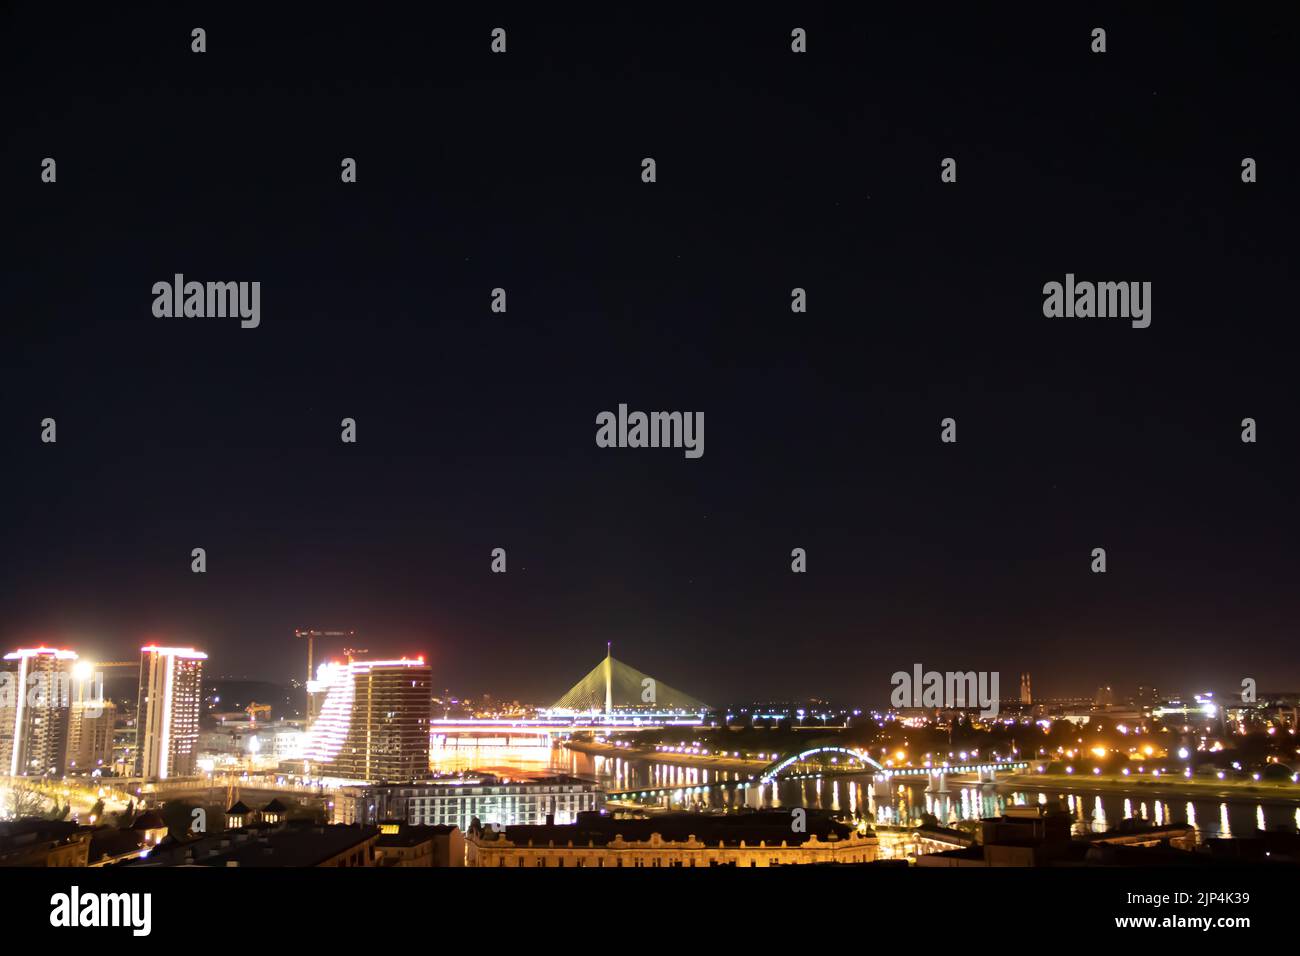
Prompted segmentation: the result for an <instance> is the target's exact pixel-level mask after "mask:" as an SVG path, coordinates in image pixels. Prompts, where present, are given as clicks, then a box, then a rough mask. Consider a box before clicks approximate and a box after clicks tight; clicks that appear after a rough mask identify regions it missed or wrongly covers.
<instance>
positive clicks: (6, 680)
mask: <svg viewBox="0 0 1300 956" xmlns="http://www.w3.org/2000/svg"><path fill="white" fill-rule="evenodd" d="M76 660H77V653H76V651H64V650H55V649H54V648H50V647H36V648H22V649H20V650H16V651H13V652H12V653H9V654H6V655H5V656H4V671H3V684H2V685H0V773H5V774H8V775H10V776H15V777H16V776H29V775H30V776H42V775H45V774H50V775H53V776H60V775H62V774H63V772H64V768H65V763H66V759H67V746H68V719H69V714H70V711H71V705H72V667H73V664H74V663H75V662H76Z"/></svg>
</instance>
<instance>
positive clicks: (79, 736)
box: [67, 700, 117, 773]
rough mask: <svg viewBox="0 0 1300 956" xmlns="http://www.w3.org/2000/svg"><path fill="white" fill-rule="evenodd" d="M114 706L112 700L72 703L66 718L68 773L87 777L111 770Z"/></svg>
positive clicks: (115, 717)
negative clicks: (94, 771)
mask: <svg viewBox="0 0 1300 956" xmlns="http://www.w3.org/2000/svg"><path fill="white" fill-rule="evenodd" d="M116 723H117V705H116V704H114V703H113V702H112V701H111V700H101V701H84V700H78V701H73V703H72V710H71V711H70V712H69V714H68V760H67V765H68V770H69V771H70V772H74V773H89V772H90V771H92V770H99V769H109V770H111V769H112V767H113V725H114V724H116Z"/></svg>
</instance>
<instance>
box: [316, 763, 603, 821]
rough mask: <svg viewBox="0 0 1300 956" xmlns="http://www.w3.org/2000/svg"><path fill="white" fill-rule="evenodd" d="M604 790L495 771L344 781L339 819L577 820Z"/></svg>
mask: <svg viewBox="0 0 1300 956" xmlns="http://www.w3.org/2000/svg"><path fill="white" fill-rule="evenodd" d="M604 805H605V793H604V791H603V790H601V789H600V788H599V787H598V786H597V785H596V784H594V783H591V782H590V781H586V780H579V779H578V778H576V777H564V776H560V777H548V778H545V779H541V780H529V781H517V782H515V781H503V780H501V779H499V778H497V777H494V776H492V775H491V774H479V775H475V776H469V777H457V778H453V779H447V780H429V781H424V782H421V783H408V784H402V785H387V786H376V787H343V788H341V789H340V790H339V792H338V793H337V794H335V797H334V822H335V823H360V824H363V825H371V824H376V823H380V822H382V821H384V820H400V821H402V822H403V823H406V824H409V825H411V826H453V827H459V828H460V829H461V830H462V831H468V830H469V828H470V824H471V822H472V821H474V820H478V821H479V822H480V823H481V824H483V825H484V826H492V825H496V826H514V825H516V824H525V823H537V824H540V823H546V822H547V820H548V819H549V820H551V821H553V822H555V823H558V824H566V823H572V822H574V821H575V820H577V819H578V814H579V813H585V812H589V811H596V810H600V809H601V808H602V807H603V806H604Z"/></svg>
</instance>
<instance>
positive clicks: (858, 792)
mask: <svg viewBox="0 0 1300 956" xmlns="http://www.w3.org/2000/svg"><path fill="white" fill-rule="evenodd" d="M438 764H439V766H440V767H441V769H446V770H452V769H458V770H459V769H470V768H473V769H479V770H496V771H499V772H503V773H509V772H511V771H515V772H518V771H528V772H534V773H536V772H547V771H549V772H555V773H567V774H572V775H573V776H577V777H586V778H590V779H595V780H597V781H598V782H599V783H600V784H601V785H603V786H604V787H605V788H606V789H607V790H632V789H640V788H646V789H650V788H657V787H675V786H688V787H698V788H700V789H697V790H694V791H693V792H684V793H680V794H675V795H674V796H673V797H672V802H671V806H672V807H673V808H676V809H689V808H693V807H700V808H721V807H734V806H738V805H741V804H744V805H747V806H751V807H759V806H762V807H771V808H775V807H799V806H802V807H808V808H810V809H823V810H831V811H834V812H836V813H841V814H845V815H848V816H866V817H867V818H868V819H870V820H874V821H876V822H877V823H890V824H895V825H897V824H909V823H916V822H918V821H919V820H920V819H921V816H922V814H926V813H929V814H932V815H933V816H934V817H936V818H937V819H938V820H939V822H940V823H942V824H946V825H949V826H951V825H953V824H955V823H957V822H958V821H961V820H977V819H979V818H981V817H991V816H1000V815H1001V814H1002V812H1003V811H1004V810H1005V808H1006V807H1009V806H1031V805H1034V804H1039V803H1045V802H1047V801H1049V800H1059V801H1060V803H1061V805H1062V807H1063V808H1065V809H1066V810H1067V811H1069V813H1070V815H1071V817H1072V818H1073V820H1074V831H1075V833H1077V834H1083V833H1100V832H1105V831H1106V830H1108V829H1111V828H1112V827H1115V826H1116V825H1118V824H1119V822H1120V821H1121V820H1124V819H1126V818H1129V817H1137V818H1140V819H1143V820H1146V821H1147V822H1149V823H1153V824H1161V823H1182V822H1188V823H1190V824H1191V825H1192V826H1194V827H1195V828H1196V830H1197V831H1198V833H1199V835H1200V837H1201V838H1202V839H1204V838H1206V837H1220V836H1222V837H1227V836H1234V835H1235V836H1248V835H1250V834H1252V833H1254V831H1255V830H1256V829H1273V828H1275V827H1287V828H1296V827H1300V806H1297V804H1296V803H1295V802H1287V801H1284V800H1261V799H1258V798H1252V797H1244V798H1239V797H1232V798H1229V799H1223V800H1220V799H1217V798H1214V797H1208V798H1207V797H1205V796H1203V795H1198V796H1196V797H1192V798H1188V797H1182V796H1171V795H1153V794H1151V793H1149V792H1140V791H1136V790H1135V791H1134V792H1132V793H1125V792H1122V791H1110V790H1090V789H1088V788H1087V787H1079V788H1075V789H1073V790H1072V792H1066V791H1063V790H1060V789H1054V788H1041V789H1040V788H1036V787H1035V788H1031V787H1020V788H1016V787H1009V786H998V787H991V786H984V787H975V786H962V785H959V784H951V783H950V784H949V792H948V793H946V794H936V793H929V792H927V791H926V789H925V784H924V781H923V780H922V781H921V782H919V783H918V784H916V785H903V784H897V785H896V786H895V787H894V788H893V789H892V791H891V792H890V793H889V794H888V796H886V797H877V796H876V794H875V793H874V788H873V787H872V780H871V777H870V776H868V775H866V774H863V775H861V776H856V775H845V776H836V777H834V778H822V779H805V780H780V781H773V782H772V783H770V784H768V785H767V786H764V787H762V788H759V787H756V786H755V787H751V788H748V789H746V790H738V789H736V788H731V787H727V788H721V789H718V788H713V787H707V786H705V785H708V784H714V783H721V782H725V781H727V780H747V779H748V777H749V775H748V774H747V773H744V772H734V771H714V770H709V769H705V768H700V767H683V766H678V765H675V764H666V763H660V762H658V761H654V760H648V759H644V758H631V759H629V758H624V757H613V756H611V757H606V756H600V755H594V754H584V753H578V752H576V751H571V750H567V749H564V748H558V747H557V748H555V749H552V750H548V749H546V748H545V747H539V748H518V749H515V748H500V747H484V748H478V749H469V750H466V749H461V750H459V751H456V752H455V754H454V755H450V756H447V757H446V758H444V759H442V760H439V761H438ZM658 799H660V800H662V799H663V798H658Z"/></svg>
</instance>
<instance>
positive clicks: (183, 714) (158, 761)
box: [135, 644, 208, 780]
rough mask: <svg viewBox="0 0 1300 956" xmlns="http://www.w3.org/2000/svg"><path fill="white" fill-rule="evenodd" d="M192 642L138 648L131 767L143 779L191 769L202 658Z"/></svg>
mask: <svg viewBox="0 0 1300 956" xmlns="http://www.w3.org/2000/svg"><path fill="white" fill-rule="evenodd" d="M207 657H208V655H207V654H204V653H203V652H202V651H196V650H194V648H192V647H158V646H156V645H153V644H150V645H149V646H147V647H142V648H140V701H139V706H138V709H137V711H136V757H135V772H136V775H137V776H139V777H143V778H144V779H146V780H166V779H167V778H169V777H188V776H191V775H192V774H193V773H194V772H195V764H194V759H195V751H196V749H197V744H198V739H199V710H200V706H201V704H202V700H203V691H202V682H203V662H204V661H205V660H207Z"/></svg>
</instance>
